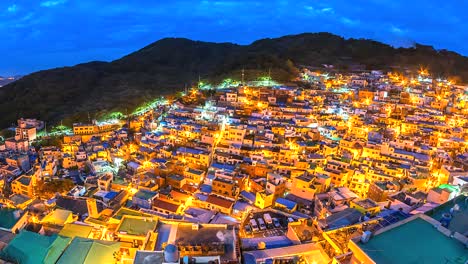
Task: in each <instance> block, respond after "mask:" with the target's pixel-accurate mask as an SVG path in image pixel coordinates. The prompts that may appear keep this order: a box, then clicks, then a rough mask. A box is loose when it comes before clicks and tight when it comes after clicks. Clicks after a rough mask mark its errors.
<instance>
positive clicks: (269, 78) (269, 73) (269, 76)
mask: <svg viewBox="0 0 468 264" xmlns="http://www.w3.org/2000/svg"><path fill="white" fill-rule="evenodd" d="M270 80H271V67H269V68H268V86H270Z"/></svg>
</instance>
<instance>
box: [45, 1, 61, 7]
mask: <svg viewBox="0 0 468 264" xmlns="http://www.w3.org/2000/svg"><path fill="white" fill-rule="evenodd" d="M66 2H67V0H49V1H44V2H42V3H41V6H43V7H54V6H57V5H61V4H65V3H66Z"/></svg>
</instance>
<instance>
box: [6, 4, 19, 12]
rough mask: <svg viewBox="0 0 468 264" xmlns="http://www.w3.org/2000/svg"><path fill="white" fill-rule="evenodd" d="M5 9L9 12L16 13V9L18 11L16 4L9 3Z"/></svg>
mask: <svg viewBox="0 0 468 264" xmlns="http://www.w3.org/2000/svg"><path fill="white" fill-rule="evenodd" d="M7 11H8V12H9V13H16V11H18V6H17V5H11V6H9V7H8V8H7Z"/></svg>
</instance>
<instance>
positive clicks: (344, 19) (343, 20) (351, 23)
mask: <svg viewBox="0 0 468 264" xmlns="http://www.w3.org/2000/svg"><path fill="white" fill-rule="evenodd" d="M340 22H341V23H343V24H345V25H347V26H355V25H357V24H359V20H355V19H351V18H347V17H341V18H340Z"/></svg>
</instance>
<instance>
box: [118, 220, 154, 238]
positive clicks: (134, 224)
mask: <svg viewBox="0 0 468 264" xmlns="http://www.w3.org/2000/svg"><path fill="white" fill-rule="evenodd" d="M157 225H158V221H157V220H156V219H154V218H153V217H128V216H124V217H123V218H122V221H121V222H120V224H119V226H118V227H117V229H116V233H120V234H125V235H127V234H128V235H134V236H146V234H147V233H148V232H149V231H154V230H155V229H156V226H157Z"/></svg>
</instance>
